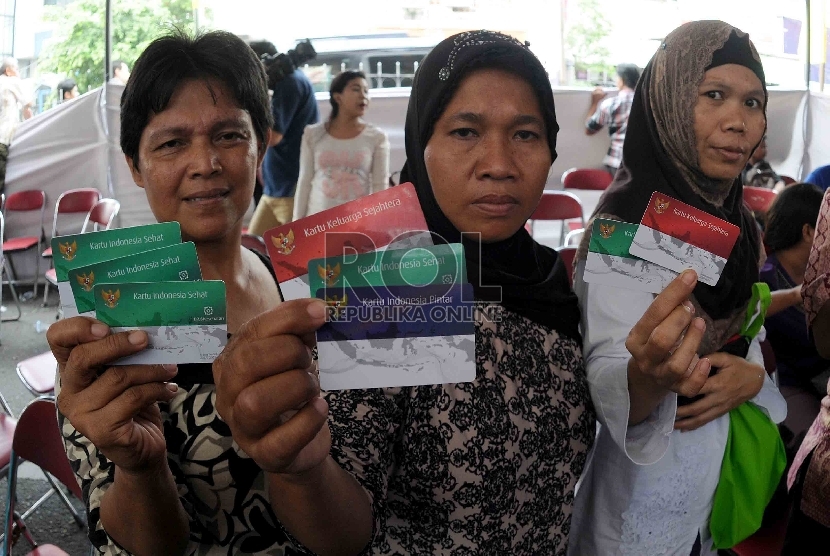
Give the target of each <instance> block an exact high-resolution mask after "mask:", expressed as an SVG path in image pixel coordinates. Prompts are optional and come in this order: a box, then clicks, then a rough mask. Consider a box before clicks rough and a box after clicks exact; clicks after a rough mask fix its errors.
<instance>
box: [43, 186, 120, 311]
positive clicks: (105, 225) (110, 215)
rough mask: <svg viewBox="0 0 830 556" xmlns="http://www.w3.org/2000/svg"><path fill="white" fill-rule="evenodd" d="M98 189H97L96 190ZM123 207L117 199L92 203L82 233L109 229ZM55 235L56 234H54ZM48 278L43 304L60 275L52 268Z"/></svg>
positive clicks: (44, 304) (46, 276) (105, 199)
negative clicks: (90, 227) (50, 286)
mask: <svg viewBox="0 0 830 556" xmlns="http://www.w3.org/2000/svg"><path fill="white" fill-rule="evenodd" d="M95 191H97V190H95ZM120 209H121V203H119V202H118V201H116V200H115V199H109V198H104V199H99V200H98V201H96V202H95V204H93V205H92V208H90V209H89V212H88V213H87V215H86V218H85V219H84V224H83V226H81V233H82V234H85V233H86V232H88V231H93V232H97V231H100V230H109V229H110V226H112V223H113V221H114V220H115V217H116V216H118V211H119V210H120ZM90 224H92V230H89V225H90ZM53 237H54V236H53ZM44 277H45V278H46V285H45V286H44V291H43V306H44V307H45V306H46V298H47V297H48V296H49V285H50V284H51V285H53V286H55V287H57V286H58V276H57V274H56V272H55V269H54V268H50V269H49V270H47V271H46V274H45V275H44ZM58 317H60V310H58Z"/></svg>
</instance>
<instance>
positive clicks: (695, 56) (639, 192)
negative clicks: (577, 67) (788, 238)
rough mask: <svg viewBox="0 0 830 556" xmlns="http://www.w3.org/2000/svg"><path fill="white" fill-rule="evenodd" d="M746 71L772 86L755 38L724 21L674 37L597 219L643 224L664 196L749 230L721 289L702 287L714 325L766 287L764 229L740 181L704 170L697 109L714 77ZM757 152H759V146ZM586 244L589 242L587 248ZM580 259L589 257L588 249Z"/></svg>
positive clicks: (639, 107)
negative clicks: (758, 285) (715, 71)
mask: <svg viewBox="0 0 830 556" xmlns="http://www.w3.org/2000/svg"><path fill="white" fill-rule="evenodd" d="M724 64H739V65H742V66H745V67H747V68H749V69H750V70H752V71H753V72H754V73H755V74H756V75H757V76H758V79H760V81H761V84H762V85H763V86H764V110H766V101H767V98H766V97H767V93H766V85H765V80H764V70H763V67H762V66H761V62H760V58H759V57H758V54H757V52H755V48H754V47H753V46H752V43H751V42H750V40H749V37H748V36H747V35H746V34H744V33H742V32H741V31H740V30H738V29H736V28H734V27H732V26H731V25H728V24H726V23H723V22H721V21H694V22H691V23H687V24H684V25H682V26H681V27H679V28H678V29H676V30H674V31H672V32H671V33H670V34H669V35H668V36H667V37H666V39H665V41H664V42H663V44H662V45H661V46H660V48H659V49H658V50H657V53H656V54H655V55H654V57H653V58H652V59H651V61H650V62H649V63H648V65H647V66H646V69H645V70H644V71H643V74H642V76H641V78H640V81H639V82H638V83H637V87H636V90H635V92H634V102H633V105H632V107H631V113H630V115H629V117H628V130H627V131H626V137H625V144H624V145H623V160H622V166H621V168H620V170H619V171H618V172H617V175H616V177H615V179H614V182H613V183H612V184H611V186H610V187H609V188H608V189H607V190H606V192H605V193H604V194H603V196H602V198H601V199H600V201H599V204H598V205H597V208H596V210H595V211H594V215H600V214H603V215H612V216H613V217H615V218H617V219H619V220H622V221H626V222H632V223H635V224H636V223H639V222H640V219H641V217H642V215H643V213H644V212H645V210H646V208H647V206H648V202H649V199H650V198H651V194H652V193H653V192H655V191H660V192H662V193H665V194H666V195H670V196H671V197H674V198H675V199H679V200H681V201H683V202H684V203H687V204H689V205H692V206H693V207H696V208H698V209H700V210H703V211H705V212H708V213H709V214H712V215H714V216H717V217H719V218H722V219H723V220H727V221H729V222H731V223H733V224H735V225H736V226H738V227H739V228H740V229H741V234H740V237H739V238H738V241H737V242H736V244H735V247H734V248H733V250H732V253H731V254H730V256H729V259H728V261H727V263H726V266H725V268H724V270H723V274H722V275H721V277H720V280H719V281H718V284H717V285H716V286H707V285H706V284H703V283H698V285H697V287H696V288H695V291H694V297H695V299H696V301H697V302H698V304H699V305H700V307H701V308H702V309H703V310H704V311H705V312H706V313H707V314H708V316H709V317H710V318H711V319H712V320H713V321H718V320H720V319H726V318H729V317H732V316H734V315H735V313H736V311H738V310H739V309H741V308H743V307H746V304H747V303H748V302H749V298H750V296H751V286H752V284H753V283H754V282H757V281H758V279H759V278H758V261H759V258H760V241H759V233H758V227H757V225H756V223H755V220H754V219H753V217H752V215H751V214H750V212H749V211H748V210H747V209H746V208H745V207H744V204H743V186H742V184H741V180H740V175H739V176H736V178H735V179H733V180H726V181H717V180H712V179H710V178H708V177H707V176H705V175H704V174H703V173H702V172H701V170H700V167H699V162H698V160H697V150H696V146H695V136H694V107H695V103H696V102H697V96H698V86H699V84H700V83H701V81H702V80H703V74H704V73H705V72H706V70H708V69H711V68H713V67H717V66H720V65H724ZM755 147H757V145H755ZM583 241H585V240H583ZM580 251H581V252H582V251H584V249H582V248H580Z"/></svg>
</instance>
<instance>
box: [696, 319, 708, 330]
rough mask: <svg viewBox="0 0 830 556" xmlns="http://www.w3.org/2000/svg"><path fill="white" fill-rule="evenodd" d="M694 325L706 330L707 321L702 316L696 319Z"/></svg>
mask: <svg viewBox="0 0 830 556" xmlns="http://www.w3.org/2000/svg"><path fill="white" fill-rule="evenodd" d="M694 325H695V328H697V329H698V330H706V323H705V322H704V320H703V319H701V318H697V319H695V322H694Z"/></svg>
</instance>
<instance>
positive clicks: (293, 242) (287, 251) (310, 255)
mask: <svg viewBox="0 0 830 556" xmlns="http://www.w3.org/2000/svg"><path fill="white" fill-rule="evenodd" d="M427 230H428V228H427V223H426V220H425V219H424V213H423V211H422V210H421V204H420V203H419V201H418V195H417V194H416V193H415V187H414V186H413V185H412V184H411V183H405V184H401V185H398V186H395V187H390V188H389V189H385V190H383V191H379V192H378V193H373V194H372V195H367V196H365V197H361V198H360V199H357V200H354V201H350V202H348V203H344V204H342V205H339V206H337V207H334V208H332V209H329V210H324V211H323V212H318V213H317V214H313V215H311V216H308V217H306V218H302V219H300V220H297V221H296V222H291V223H290V224H286V225H284V226H279V227H277V228H274V229H272V230H268V231H267V232H265V234H263V239H264V240H265V244H266V246H267V247H268V255H269V256H270V258H271V263H272V264H273V266H274V272H275V273H276V275H277V281H279V282H285V281H287V280H291V279H292V278H297V277H299V276H304V275H306V274H308V261H310V260H311V259H319V258H321V257H334V256H340V255H344V254H349V253H366V252H369V251H376V250H377V249H382V248H384V247H386V246H387V245H389V244H390V243H392V242H393V241H395V240H396V239H398V238H399V237H401V236H402V235H403V234H407V233H409V232H415V231H427ZM327 236H328V240H327V239H326V238H327Z"/></svg>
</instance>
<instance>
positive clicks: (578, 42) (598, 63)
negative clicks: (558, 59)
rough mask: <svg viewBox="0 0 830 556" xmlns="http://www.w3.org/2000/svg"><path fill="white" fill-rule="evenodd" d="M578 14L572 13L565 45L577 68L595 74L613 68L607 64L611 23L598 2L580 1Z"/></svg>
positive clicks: (609, 70)
mask: <svg viewBox="0 0 830 556" xmlns="http://www.w3.org/2000/svg"><path fill="white" fill-rule="evenodd" d="M575 7H576V10H573V11H572V12H570V13H569V14H568V15H569V20H570V21H569V22H568V31H567V34H566V44H567V46H568V49H569V50H570V54H571V56H572V57H573V59H574V64H575V65H576V66H577V67H581V68H584V69H589V70H592V71H596V72H601V71H608V72H611V74H612V75H613V71H614V67H613V65H611V64H610V63H609V62H608V57H609V56H610V52H609V51H608V48H607V47H606V46H605V38H606V37H607V36H608V35H609V34H610V33H611V22H610V21H609V20H608V18H607V17H606V16H605V14H604V13H603V12H602V9H601V7H600V5H599V2H598V0H577V2H576V6H575Z"/></svg>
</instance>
